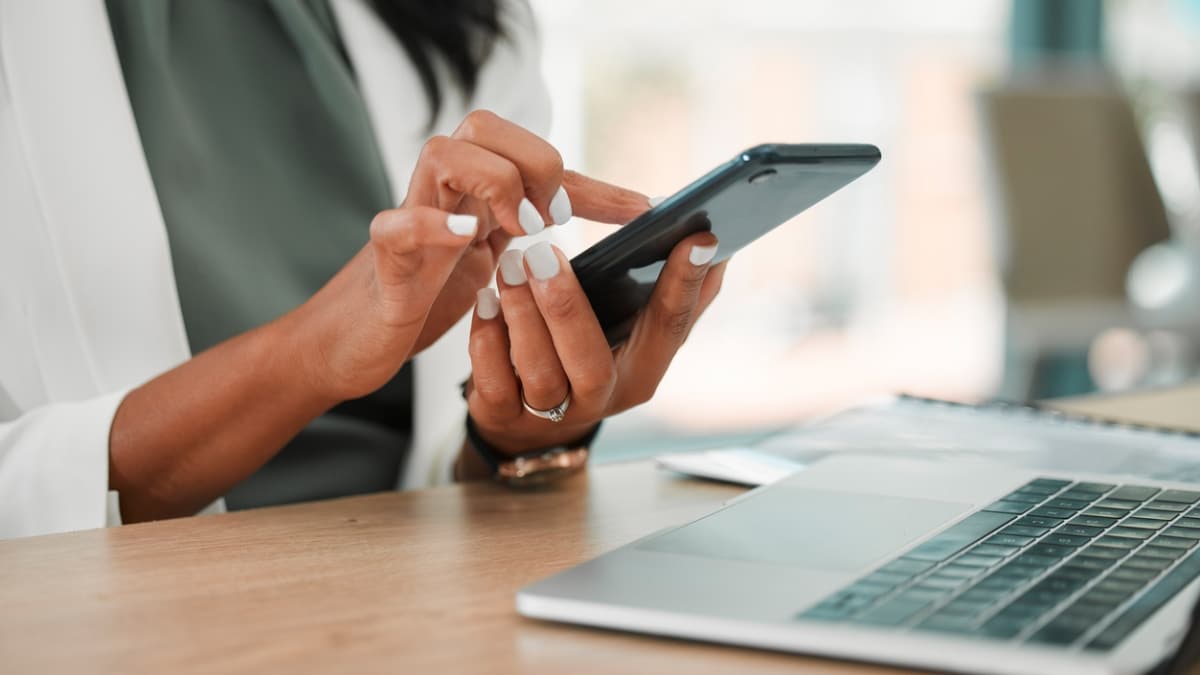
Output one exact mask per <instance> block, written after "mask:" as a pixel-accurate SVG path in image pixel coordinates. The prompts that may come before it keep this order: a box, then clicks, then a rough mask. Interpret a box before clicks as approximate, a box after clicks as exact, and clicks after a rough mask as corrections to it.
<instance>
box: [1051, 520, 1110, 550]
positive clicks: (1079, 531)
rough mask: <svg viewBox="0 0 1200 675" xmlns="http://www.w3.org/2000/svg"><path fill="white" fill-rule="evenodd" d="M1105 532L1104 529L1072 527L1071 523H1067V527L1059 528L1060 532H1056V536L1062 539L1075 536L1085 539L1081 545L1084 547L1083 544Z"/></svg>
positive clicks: (1081, 526)
mask: <svg viewBox="0 0 1200 675" xmlns="http://www.w3.org/2000/svg"><path fill="white" fill-rule="evenodd" d="M1103 531H1104V528H1102V527H1085V526H1083V525H1072V524H1070V523H1067V524H1066V525H1063V526H1062V527H1060V528H1058V530H1056V531H1055V534H1056V535H1058V536H1060V537H1061V536H1066V535H1074V536H1077V537H1084V541H1083V542H1081V544H1080V545H1082V544H1083V543H1086V542H1087V540H1088V539H1091V538H1092V537H1096V536H1099V534H1100V533H1101V532H1103ZM1052 536H1053V535H1052Z"/></svg>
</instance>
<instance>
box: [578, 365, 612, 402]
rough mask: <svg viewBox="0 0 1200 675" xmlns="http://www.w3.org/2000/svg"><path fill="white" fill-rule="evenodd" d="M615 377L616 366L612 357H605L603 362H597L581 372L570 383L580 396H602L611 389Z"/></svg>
mask: <svg viewBox="0 0 1200 675" xmlns="http://www.w3.org/2000/svg"><path fill="white" fill-rule="evenodd" d="M616 379H617V373H616V366H615V365H614V364H613V362H612V359H606V360H605V361H604V363H603V364H597V365H596V366H595V367H593V368H590V369H589V370H588V371H587V372H585V373H584V374H582V375H581V376H580V377H579V378H578V379H577V381H575V382H572V383H571V388H572V389H574V390H575V392H576V393H577V394H579V396H580V397H581V398H584V399H589V400H590V399H592V398H598V397H603V396H606V395H607V394H608V392H609V391H611V389H612V386H613V383H614V382H615V381H616Z"/></svg>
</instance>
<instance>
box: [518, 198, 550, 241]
mask: <svg viewBox="0 0 1200 675" xmlns="http://www.w3.org/2000/svg"><path fill="white" fill-rule="evenodd" d="M517 222H519V223H520V224H521V229H522V230H524V231H525V234H537V233H538V232H541V231H542V230H544V229H546V223H544V222H542V214H540V213H538V210H537V207H536V206H534V205H533V202H531V201H529V198H528V197H526V198H524V199H522V200H521V204H520V205H519V206H518V207H517Z"/></svg>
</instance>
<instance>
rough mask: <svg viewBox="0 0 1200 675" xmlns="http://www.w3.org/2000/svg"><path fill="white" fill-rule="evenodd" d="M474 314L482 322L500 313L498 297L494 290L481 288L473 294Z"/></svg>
mask: <svg viewBox="0 0 1200 675" xmlns="http://www.w3.org/2000/svg"><path fill="white" fill-rule="evenodd" d="M475 313H476V314H478V315H479V318H481V319H483V320H484V321H490V320H491V319H494V318H496V315H497V314H499V313H500V296H498V295H496V289H494V288H481V289H479V292H478V293H476V294H475Z"/></svg>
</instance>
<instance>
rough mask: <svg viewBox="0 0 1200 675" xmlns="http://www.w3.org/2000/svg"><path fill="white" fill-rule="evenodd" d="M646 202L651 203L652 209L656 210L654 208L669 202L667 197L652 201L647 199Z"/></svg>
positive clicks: (656, 198)
mask: <svg viewBox="0 0 1200 675" xmlns="http://www.w3.org/2000/svg"><path fill="white" fill-rule="evenodd" d="M646 201H647V202H649V203H650V208H654V207H656V206H658V205H659V204H661V203H663V202H665V201H667V198H666V197H651V198H650V199H647V200H646Z"/></svg>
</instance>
